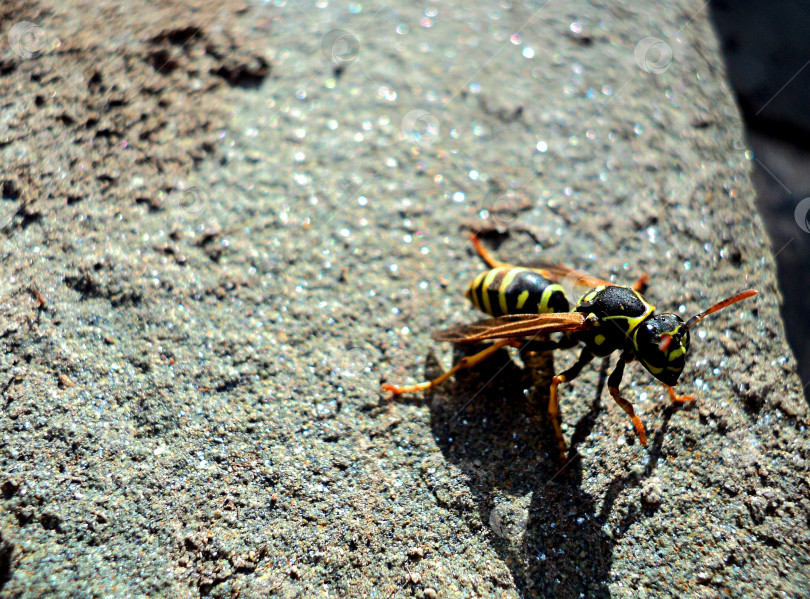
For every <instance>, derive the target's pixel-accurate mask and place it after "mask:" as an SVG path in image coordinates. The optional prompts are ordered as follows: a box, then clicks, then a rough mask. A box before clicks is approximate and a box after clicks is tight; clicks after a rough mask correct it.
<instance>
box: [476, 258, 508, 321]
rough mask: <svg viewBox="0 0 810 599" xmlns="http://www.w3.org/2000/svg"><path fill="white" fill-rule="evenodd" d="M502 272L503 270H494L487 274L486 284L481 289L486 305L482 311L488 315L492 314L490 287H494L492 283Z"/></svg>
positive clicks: (485, 277)
mask: <svg viewBox="0 0 810 599" xmlns="http://www.w3.org/2000/svg"><path fill="white" fill-rule="evenodd" d="M502 270H503V269H502V268H493V269H492V270H490V271H489V272H488V273H487V274H486V276H484V284H483V287H482V289H481V297H482V298H483V299H484V305H483V306H482V309H483V310H484V312H486V313H487V314H492V305H491V304H490V302H489V286H490V285H492V281H493V280H494V279H495V277H497V276H498V274H499V273H500V272H501V271H502Z"/></svg>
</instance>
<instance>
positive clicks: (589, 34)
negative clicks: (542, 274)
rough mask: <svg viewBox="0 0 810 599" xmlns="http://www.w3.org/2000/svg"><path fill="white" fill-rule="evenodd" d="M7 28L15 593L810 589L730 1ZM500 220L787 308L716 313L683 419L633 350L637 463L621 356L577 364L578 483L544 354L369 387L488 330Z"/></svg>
mask: <svg viewBox="0 0 810 599" xmlns="http://www.w3.org/2000/svg"><path fill="white" fill-rule="evenodd" d="M0 10H2V12H0V15H2V21H0V33H2V34H3V35H4V36H6V39H9V38H8V35H9V32H10V31H11V30H12V28H14V27H18V29H15V30H14V32H15V35H16V36H17V37H14V36H12V38H13V39H15V40H17V41H19V40H20V39H22V40H24V45H23V46H20V45H19V44H17V45H16V46H14V45H13V44H12V46H4V54H3V55H2V60H1V61H0V90H1V91H2V98H3V100H2V102H3V110H2V121H0V145H2V147H1V148H0V158H1V159H2V161H3V162H2V163H3V170H2V195H3V197H2V205H3V213H2V214H0V217H1V218H2V222H0V227H1V228H2V229H1V230H2V236H0V252H1V254H0V255H2V263H1V264H2V268H3V270H4V272H3V274H4V276H3V277H2V278H0V281H1V282H2V283H0V301H1V302H2V307H3V312H2V313H3V319H2V322H0V324H1V325H2V329H1V330H2V333H1V334H0V335H1V336H2V339H3V342H4V347H5V350H6V351H5V352H4V354H3V355H2V357H1V358H0V383H2V384H3V386H4V387H3V388H4V392H3V402H4V410H3V412H2V414H0V439H1V440H2V445H0V468H1V469H2V474H1V475H0V477H1V479H2V480H0V488H1V489H2V499H0V501H2V506H3V509H2V512H1V514H2V521H1V524H0V525H1V526H2V530H1V531H0V533H1V534H0V536H1V537H2V538H1V539H0V586H1V587H2V591H1V592H2V595H3V596H9V597H11V596H21V595H22V596H40V595H43V594H51V595H54V596H105V597H133V596H170V597H191V596H213V597H266V596H281V597H297V596H301V597H311V596H326V595H332V596H335V595H337V596H357V597H359V596H369V597H373V596H377V597H409V596H417V597H469V596H485V597H491V596H504V597H518V596H523V597H580V596H587V597H608V596H610V597H644V596H646V597H715V596H724V595H727V596H735V597H739V596H762V593H763V589H766V590H767V593H769V594H770V595H772V596H791V597H798V596H804V595H807V587H808V574H807V573H808V557H810V556H808V547H810V538H809V537H810V535H808V518H809V517H810V497H809V496H808V491H809V490H808V485H809V484H810V483H808V480H809V479H808V462H807V460H808V459H810V446H809V445H808V441H807V440H806V425H807V420H808V418H807V405H806V403H805V400H804V399H803V396H802V394H801V385H800V383H799V379H798V377H797V376H796V364H795V362H794V361H793V359H792V357H791V356H790V354H789V350H788V349H787V346H786V344H785V340H784V330H783V326H782V323H781V321H780V320H779V316H778V291H777V290H776V285H775V283H774V272H773V265H772V260H771V257H770V255H769V250H768V246H767V244H766V243H765V242H764V241H763V230H762V226H761V223H760V222H759V221H758V220H757V219H756V217H755V211H754V210H753V207H752V201H753V197H752V190H751V186H750V183H749V181H748V178H747V167H748V165H747V162H746V161H745V158H744V156H743V154H742V151H740V149H739V148H738V147H737V142H738V141H739V135H737V134H735V131H733V130H732V131H730V130H728V128H727V126H728V124H729V123H734V122H738V117H737V115H736V113H735V111H734V107H733V104H732V103H731V101H730V98H729V94H728V91H727V90H726V88H725V86H724V84H723V79H722V77H723V73H722V68H721V66H720V64H721V63H720V60H719V57H718V54H717V48H716V44H715V41H714V38H713V36H712V32H711V30H710V28H709V26H708V24H707V22H706V16H705V14H703V12H702V9H701V5H700V3H697V4H692V3H683V4H679V5H678V6H676V7H674V8H668V9H666V11H664V12H662V11H661V9H659V8H657V7H655V6H653V5H652V4H650V5H649V6H646V7H640V8H639V7H632V8H630V7H621V6H613V5H611V6H605V7H599V8H595V7H590V6H586V5H585V4H584V3H582V4H577V5H573V6H569V5H563V4H559V5H557V4H554V3H549V4H548V5H546V6H542V7H541V6H540V5H537V6H526V5H513V6H511V7H504V6H501V7H499V8H497V7H493V6H491V5H486V6H481V7H479V6H475V7H471V8H470V7H467V8H462V7H461V6H460V5H456V4H451V3H447V4H444V3H443V4H442V5H436V7H435V8H434V6H433V5H428V6H423V7H406V8H393V7H391V6H386V5H379V6H378V5H374V6H372V5H360V4H352V5H350V6H346V7H343V6H336V7H332V6H326V5H325V4H323V3H321V4H319V5H318V6H316V5H303V4H298V3H291V4H289V5H287V4H285V3H284V2H283V0H279V1H278V2H275V3H273V4H272V5H271V4H266V5H265V4H261V3H256V4H252V5H245V6H242V5H237V4H236V3H230V2H226V3H213V2H212V3H186V2H183V3H176V2H172V3H165V4H160V3H155V2H152V3H127V4H126V6H122V5H115V4H102V5H100V6H99V5H98V4H90V3H87V4H80V3H72V2H71V3H67V4H64V3H61V2H60V3H56V2H54V3H46V2H26V3H23V2H17V3H4V5H3V8H2V9H0ZM434 11H435V14H434ZM20 22H31V23H34V24H35V25H36V27H39V28H40V30H41V31H31V30H30V29H29V30H28V32H29V33H28V37H25V36H22V38H21V37H20V36H19V35H18V34H19V33H20V29H19V25H18V24H19V23H20ZM574 23H576V24H575V25H574V26H573V27H572V24H574ZM403 24H404V25H406V26H407V27H401V25H403ZM398 25H399V26H400V28H399V31H398V30H397V27H398ZM580 27H581V30H580ZM334 30H342V31H344V32H346V34H347V35H348V36H349V37H345V36H344V37H342V38H341V36H342V35H343V34H338V35H337V36H335V35H333V34H332V35H330V32H332V31H334ZM518 31H519V32H520V35H521V39H517V38H512V39H513V41H510V36H512V35H513V34H514V33H516V32H518ZM38 36H39V37H38ZM647 37H657V38H660V39H661V40H663V41H664V43H666V44H667V46H668V47H669V48H670V49H671V50H672V52H673V56H672V60H671V62H669V61H663V62H662V61H659V58H660V57H656V56H652V55H648V56H647V62H644V60H641V61H640V64H641V65H642V66H646V67H647V71H651V70H653V71H657V73H653V72H645V71H644V70H642V69H641V68H639V62H637V60H636V58H634V49H636V48H638V44H639V43H640V42H641V41H642V40H643V39H644V38H647ZM325 41H326V43H325ZM354 41H356V42H357V45H354ZM30 43H34V44H35V45H34V46H31V45H30ZM341 44H342V45H341ZM527 47H531V48H532V49H533V54H534V55H533V56H530V57H528V58H527V57H526V55H527V54H531V53H528V52H526V51H525V48H527ZM659 48H660V47H659ZM355 51H356V52H355ZM641 58H642V59H643V58H644V57H643V56H642V57H641ZM330 59H332V60H333V61H337V64H335V63H334V62H330ZM659 67H660V68H659ZM414 110H419V111H421V112H418V113H414V112H412V111H414ZM470 226H471V227H474V228H476V229H478V230H480V231H481V232H482V236H484V237H485V240H486V243H487V244H488V245H490V246H491V247H492V248H493V249H495V250H496V251H497V255H498V256H499V257H500V258H502V259H504V260H512V261H517V262H528V261H532V260H537V259H550V260H558V261H564V262H566V263H570V264H572V265H573V266H576V267H579V268H583V269H586V270H588V271H591V272H593V273H594V274H596V275H599V276H604V277H609V276H610V277H614V278H615V280H617V281H629V280H633V279H634V278H635V277H636V276H637V275H638V274H639V273H640V272H647V273H649V275H650V276H651V282H652V286H651V288H650V291H649V294H648V298H649V299H650V300H651V301H653V302H654V303H655V304H656V305H657V306H658V307H659V308H660V309H662V310H674V311H681V310H680V309H679V307H680V306H683V310H682V312H683V313H684V314H686V315H690V314H693V313H695V312H697V311H699V310H700V309H702V308H704V307H706V306H707V305H709V304H711V303H713V302H714V301H716V300H717V299H719V298H721V297H724V296H726V295H730V294H731V293H733V292H735V291H738V290H740V289H742V288H745V287H756V288H757V289H759V291H760V292H761V293H760V295H759V296H758V297H757V298H756V299H755V300H748V301H747V302H746V303H745V304H740V305H739V306H735V307H734V308H733V309H729V310H727V311H725V312H723V313H720V314H717V315H714V316H713V317H712V318H711V319H707V320H706V322H705V323H704V324H702V325H701V327H700V329H699V330H698V331H697V332H696V334H695V336H694V341H693V348H692V354H693V355H692V356H691V360H690V362H689V364H688V366H687V369H686V371H685V373H684V376H683V378H682V379H681V385H680V389H681V390H683V391H684V392H692V393H694V394H695V395H697V397H698V401H697V402H696V404H695V405H694V406H693V407H691V408H685V409H677V408H673V407H669V406H668V405H667V402H666V401H664V394H663V393H662V390H661V388H660V386H659V385H657V384H655V383H654V382H653V381H652V379H651V377H650V376H649V375H648V374H647V373H646V372H644V371H643V369H641V368H639V367H630V369H629V371H628V373H627V375H626V378H625V384H624V387H623V390H624V393H625V395H626V396H627V397H628V398H629V399H631V400H632V401H634V403H635V405H636V409H637V411H638V413H639V415H640V416H641V418H642V419H643V421H644V422H645V424H646V426H647V429H648V432H649V435H650V441H651V443H650V447H649V448H648V449H646V450H645V449H643V448H641V447H640V446H639V445H638V443H637V441H636V439H635V435H634V433H633V431H632V427H631V426H630V423H629V421H628V419H627V418H626V416H625V415H624V413H623V412H621V410H619V409H618V408H617V407H616V406H615V405H613V403H612V402H611V401H610V398H609V397H608V396H607V393H602V391H603V386H604V385H603V382H604V377H600V365H599V364H596V365H595V366H594V367H593V368H589V369H587V370H586V371H585V372H584V373H583V375H582V376H581V377H580V378H579V379H578V380H577V381H576V382H575V383H573V384H571V385H566V386H564V387H563V389H562V402H563V403H562V406H563V422H564V430H565V434H566V437H567V439H568V441H569V455H570V457H571V459H570V461H569V463H568V464H567V465H566V466H565V467H564V468H560V464H559V463H558V461H557V459H556V458H555V457H554V455H555V451H554V444H553V437H552V435H551V432H550V430H549V427H548V426H547V425H546V424H545V423H542V407H541V405H542V399H543V395H544V389H543V385H542V384H538V383H536V379H537V380H541V381H542V380H547V379H548V376H549V375H550V372H551V369H550V367H549V365H547V364H546V365H545V366H544V365H543V364H542V362H536V361H535V360H534V359H533V358H532V357H531V356H528V355H525V356H523V360H522V361H524V362H526V363H527V364H528V365H529V366H531V365H534V366H537V367H539V372H538V373H534V372H533V371H532V368H527V369H525V370H521V369H520V368H519V363H520V361H521V360H520V357H519V356H516V355H507V353H506V352H504V354H503V355H501V356H499V357H495V358H493V359H492V360H491V361H490V363H487V364H485V365H483V366H482V367H481V368H480V369H478V370H476V371H475V372H471V373H466V374H464V375H459V376H458V377H457V379H456V380H455V381H452V382H450V383H448V384H447V385H445V386H444V387H442V388H440V389H437V390H436V391H435V392H434V393H432V394H430V395H427V396H425V397H421V396H416V397H413V398H404V399H403V400H401V401H396V402H391V401H388V400H387V399H386V398H385V397H384V395H383V394H381V393H380V391H379V385H380V383H381V382H383V381H397V382H399V381H402V382H404V381H409V380H417V379H419V378H421V377H422V376H423V375H424V374H425V373H428V374H430V373H435V372H436V371H437V369H438V366H439V365H438V364H437V360H438V361H439V362H441V363H442V364H444V365H446V364H447V363H449V356H448V355H447V354H449V351H447V348H439V347H436V346H435V344H433V343H432V342H431V340H430V331H431V330H434V329H436V328H441V327H443V326H446V325H448V324H450V323H455V322H468V321H470V320H473V319H475V318H477V316H476V315H475V314H474V313H473V312H472V310H471V309H470V308H469V307H468V306H466V305H465V304H464V300H463V298H462V297H461V296H460V293H459V292H460V291H461V290H462V289H463V288H464V285H465V284H466V283H467V282H468V281H469V280H470V279H471V278H472V277H473V276H474V275H475V274H476V273H477V272H479V271H480V269H481V268H482V267H481V264H480V263H479V262H478V260H477V258H475V257H474V256H473V255H472V253H471V251H470V247H469V242H468V241H467V239H466V238H465V232H466V230H467V228H468V227H470ZM532 238H534V239H536V240H538V241H539V243H538V244H534V243H533V242H532ZM704 333H705V334H704ZM455 354H456V356H455V357H458V355H459V354H460V352H459V351H456V352H455ZM437 355H438V357H437ZM574 356H575V354H574V353H573V352H560V353H559V354H558V355H557V356H555V357H554V364H555V366H556V370H558V371H559V370H560V369H562V368H564V367H566V366H567V365H568V364H570V363H571V362H572V360H573V359H574ZM614 360H615V357H614ZM605 368H606V367H605V366H602V369H601V372H602V373H604V372H605ZM496 375H497V376H496ZM600 395H604V397H600ZM538 421H541V423H540V424H539V425H538Z"/></svg>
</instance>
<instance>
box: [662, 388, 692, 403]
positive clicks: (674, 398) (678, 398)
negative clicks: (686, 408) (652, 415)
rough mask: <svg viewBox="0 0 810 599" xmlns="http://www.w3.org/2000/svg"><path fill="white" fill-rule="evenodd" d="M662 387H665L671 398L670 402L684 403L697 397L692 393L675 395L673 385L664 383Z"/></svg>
mask: <svg viewBox="0 0 810 599" xmlns="http://www.w3.org/2000/svg"><path fill="white" fill-rule="evenodd" d="M664 387H666V388H667V392H668V393H669V399H671V400H672V403H677V404H684V403H689V402H690V401H697V397H695V396H694V395H676V394H675V389H674V388H673V387H670V386H669V385H664Z"/></svg>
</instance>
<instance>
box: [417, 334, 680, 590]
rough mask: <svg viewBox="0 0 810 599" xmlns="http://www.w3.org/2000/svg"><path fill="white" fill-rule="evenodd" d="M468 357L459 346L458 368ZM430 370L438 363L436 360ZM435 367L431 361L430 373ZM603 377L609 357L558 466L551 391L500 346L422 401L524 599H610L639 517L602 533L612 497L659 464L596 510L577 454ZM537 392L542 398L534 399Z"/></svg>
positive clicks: (619, 483) (657, 444)
mask: <svg viewBox="0 0 810 599" xmlns="http://www.w3.org/2000/svg"><path fill="white" fill-rule="evenodd" d="M470 351H473V352H474V351H475V349H474V348H472V349H469V348H466V349H465V350H464V351H463V352H462V350H461V349H460V348H457V349H456V352H455V353H456V355H455V356H454V362H455V361H456V360H458V359H459V358H460V357H462V356H463V355H467V354H468V352H470ZM544 359H546V368H547V370H548V372H546V373H543V372H541V373H539V375H540V378H541V379H542V378H543V376H545V375H547V378H549V379H550V377H551V373H552V372H553V368H554V366H553V361H552V358H551V354H547V356H544ZM433 365H434V366H436V367H438V364H436V363H435V361H434V362H433ZM431 366H432V365H431V361H430V360H428V362H427V364H426V367H427V368H428V369H430V368H431ZM606 376H607V361H605V362H604V364H603V367H602V370H601V376H600V382H599V385H598V389H597V391H596V394H595V397H594V399H593V400H592V402H591V403H590V406H589V409H588V411H587V413H585V414H584V415H583V416H582V417H581V418H580V419H579V421H578V422H577V423H576V424H575V426H574V429H573V432H572V433H570V434H569V436H570V442H569V460H568V461H567V462H566V464H565V465H561V464H560V461H559V457H558V452H557V445H556V439H555V436H554V431H553V429H552V427H551V425H550V423H548V422H547V419H546V416H545V410H546V408H547V401H548V395H547V391H546V389H547V386H546V387H545V388H544V389H542V390H540V389H539V388H538V385H537V380H538V373H536V372H533V371H532V369H531V368H520V367H518V365H516V364H515V363H514V361H513V360H512V358H511V356H510V355H509V352H508V351H506V350H502V351H501V352H500V353H499V354H497V355H495V356H493V357H492V358H491V359H490V360H488V361H487V362H486V363H484V364H481V365H480V367H478V368H476V369H475V370H474V371H470V372H465V373H459V375H458V376H457V377H456V379H455V382H453V383H448V384H446V385H444V386H441V387H439V388H437V389H436V390H435V391H434V392H433V393H432V394H431V395H429V396H428V398H427V399H428V401H429V405H430V412H431V428H432V432H433V435H434V438H435V439H436V440H437V442H438V444H439V447H440V449H441V451H442V453H443V455H444V457H445V459H447V460H448V461H449V462H451V463H453V464H454V465H455V466H456V467H458V468H459V469H460V470H461V471H462V472H463V473H464V474H465V476H466V481H465V482H466V485H467V486H468V488H469V490H470V492H471V493H472V496H473V499H474V501H475V503H476V506H477V508H478V511H479V515H480V521H481V522H482V523H483V524H484V526H485V527H486V526H488V527H489V533H490V534H489V535H488V536H490V542H491V545H492V546H493V547H494V549H495V550H496V551H497V553H498V555H499V556H500V558H501V559H502V560H503V562H504V563H505V564H506V565H507V567H508V568H509V569H510V571H511V573H512V577H513V579H514V583H515V585H516V587H517V589H518V591H519V592H520V593H521V596H524V597H560V598H563V599H567V598H569V597H570V598H578V597H582V596H585V597H596V598H599V597H604V598H607V597H610V593H609V591H608V586H607V583H608V576H609V572H610V567H611V564H612V561H613V549H614V546H615V544H616V539H617V538H620V535H621V534H622V533H623V532H624V531H625V530H626V529H627V528H628V527H629V526H630V524H631V523H632V521H633V520H634V519H637V518H638V517H639V516H643V514H634V515H633V516H632V517H628V518H625V519H624V520H623V521H622V522H621V523H619V526H618V530H614V531H613V532H612V533H610V534H609V533H608V532H606V531H605V527H604V523H605V522H606V520H607V519H608V516H609V515H610V512H611V509H612V506H613V504H614V502H615V500H616V498H617V497H618V495H619V494H620V493H621V492H622V491H623V490H624V489H626V488H627V487H628V486H636V485H638V484H640V482H641V480H643V478H644V477H646V476H649V475H650V474H651V473H652V471H653V470H654V468H655V463H657V458H653V459H651V460H650V462H649V463H648V466H647V471H645V474H644V475H642V477H638V476H634V475H622V476H619V477H617V478H616V480H614V481H613V482H612V483H610V484H609V485H608V488H607V493H606V494H605V495H604V496H603V497H600V498H598V500H599V502H600V505H599V506H598V507H597V505H596V502H595V498H594V497H592V496H591V495H589V494H588V493H586V492H584V490H583V489H582V460H581V459H580V458H579V456H578V454H577V453H576V448H577V445H579V444H581V443H582V442H583V441H584V439H586V438H587V437H588V435H589V434H590V432H591V430H592V428H593V427H594V424H595V422H596V418H597V416H598V414H599V411H600V410H601V409H602V408H601V402H600V395H601V392H602V388H603V387H604V382H605V378H606ZM525 389H528V390H530V391H529V393H524V390H525ZM543 393H545V396H543ZM537 394H540V398H539V401H533V400H536V399H537V397H536V395H537ZM533 395H534V397H532V396H533ZM527 398H528V399H527ZM665 418H666V414H665ZM665 428H666V426H664V427H662V429H665ZM659 432H660V431H659ZM661 443H662V435H660V434H656V437H655V438H654V439H653V443H652V444H651V445H652V446H651V449H652V452H653V453H654V452H656V451H657V452H658V453H660V449H661ZM649 511H650V510H648V512H649ZM653 511H654V510H653ZM625 520H626V521H625ZM505 584H508V583H505Z"/></svg>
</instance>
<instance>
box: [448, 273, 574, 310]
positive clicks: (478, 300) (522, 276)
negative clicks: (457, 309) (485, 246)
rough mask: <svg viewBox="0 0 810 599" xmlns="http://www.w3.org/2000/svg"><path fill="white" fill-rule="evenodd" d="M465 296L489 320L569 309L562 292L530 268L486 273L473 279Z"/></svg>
mask: <svg viewBox="0 0 810 599" xmlns="http://www.w3.org/2000/svg"><path fill="white" fill-rule="evenodd" d="M464 295H465V296H466V297H467V298H468V299H469V300H470V301H471V302H472V303H473V305H474V306H475V307H476V308H478V309H479V310H481V311H482V312H485V313H486V314H489V315H490V316H504V315H507V314H547V313H551V312H568V311H569V309H570V308H569V304H568V299H567V298H566V297H565V292H564V291H563V288H562V287H561V286H560V285H558V284H556V283H554V282H552V281H550V280H549V279H547V278H546V277H544V276H543V275H541V274H540V273H539V272H537V271H536V270H532V269H529V268H519V267H500V268H493V269H492V270H488V271H487V272H484V273H481V274H480V275H478V276H477V277H475V280H474V281H473V282H472V283H470V286H469V287H468V288H467V292H466V293H465V294H464Z"/></svg>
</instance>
